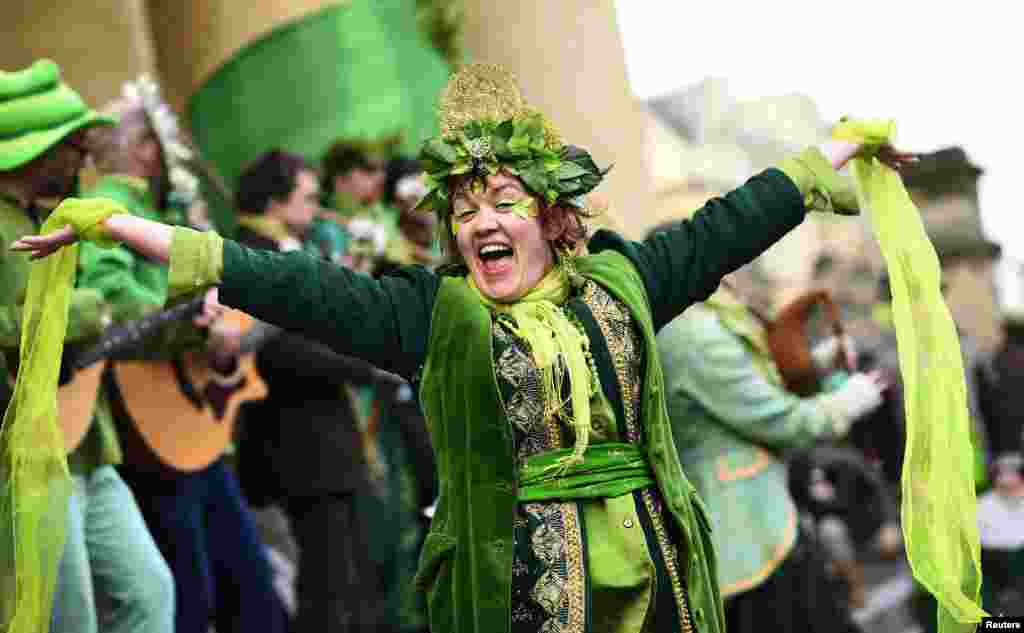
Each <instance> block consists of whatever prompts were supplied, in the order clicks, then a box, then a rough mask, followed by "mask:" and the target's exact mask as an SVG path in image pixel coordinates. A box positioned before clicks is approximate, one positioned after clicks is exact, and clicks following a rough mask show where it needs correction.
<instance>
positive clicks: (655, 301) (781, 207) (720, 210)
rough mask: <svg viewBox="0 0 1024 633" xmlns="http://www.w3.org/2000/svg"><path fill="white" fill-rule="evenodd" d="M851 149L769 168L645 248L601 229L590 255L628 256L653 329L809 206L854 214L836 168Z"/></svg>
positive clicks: (890, 153) (855, 148) (830, 149)
mask: <svg viewBox="0 0 1024 633" xmlns="http://www.w3.org/2000/svg"><path fill="white" fill-rule="evenodd" d="M860 149H861V146H860V145H859V144H856V143H849V142H844V141H832V142H829V143H827V144H825V145H823V146H822V147H820V148H811V149H808V150H806V151H804V152H803V153H801V154H799V155H798V156H796V157H793V158H791V159H789V160H787V161H785V162H784V163H783V164H782V165H781V166H780V168H779V169H769V170H766V171H765V172H762V173H761V174H759V175H757V176H754V177H753V178H751V179H750V180H749V181H747V183H746V184H744V185H743V186H741V187H739V188H737V189H736V190H734V191H732V192H730V193H728V194H727V195H725V196H722V197H718V198H713V199H711V200H709V201H708V202H707V204H705V205H704V208H702V209H701V210H699V211H697V212H696V213H695V214H694V215H693V216H692V217H691V218H690V219H688V220H683V221H681V222H679V223H678V225H676V226H675V227H673V228H672V229H669V230H667V231H663V232H659V233H657V234H655V235H653V236H651V237H649V238H648V239H646V240H645V241H643V242H624V241H623V240H622V239H621V238H618V237H617V236H616V235H614V234H612V233H610V232H603V231H599V232H598V233H597V234H596V235H595V236H594V239H593V240H591V243H590V250H591V252H597V251H600V250H602V249H605V248H612V249H615V250H619V251H620V252H622V253H623V254H624V255H626V256H627V257H629V258H630V259H631V260H632V261H633V263H634V264H635V265H636V267H637V269H638V270H639V271H640V273H641V275H642V276H643V278H644V283H645V286H646V289H647V295H648V298H649V300H650V304H651V310H652V313H653V317H654V327H655V330H656V331H657V330H658V329H660V328H661V327H663V326H664V325H665V324H666V323H668V322H669V321H671V320H672V319H673V318H674V317H675V316H676V315H678V314H679V313H681V312H682V311H683V310H685V309H686V308H687V307H688V306H689V305H691V304H693V303H695V302H697V301H703V300H704V299H707V298H708V297H709V296H710V295H711V293H713V292H714V291H715V289H716V288H717V287H718V284H719V282H720V281H721V279H722V277H723V276H725V275H727V274H729V273H730V272H732V271H734V270H736V269H737V268H739V267H741V266H743V265H745V264H747V263H749V262H750V261H752V260H753V259H754V258H756V257H757V256H758V255H760V254H761V253H763V252H764V251H765V250H767V249H768V248H769V247H770V246H771V245H772V244H774V243H775V242H777V241H778V240H780V239H781V238H782V237H783V236H785V235H786V233H788V232H789V231H790V230H792V229H793V228H795V227H796V226H797V225H799V224H800V223H801V222H802V221H803V219H804V216H805V214H806V211H807V209H808V207H810V208H816V209H829V210H833V211H836V212H839V213H856V200H855V195H854V194H853V191H852V190H851V189H849V188H848V187H844V186H843V185H845V184H846V183H845V181H844V180H843V179H841V178H839V176H838V174H836V169H837V168H840V167H842V166H843V165H845V164H846V163H847V162H848V161H849V160H850V159H851V158H852V157H854V156H855V155H857V153H858V152H859V151H860ZM878 156H879V158H881V159H882V160H883V161H885V162H887V163H889V164H890V165H895V166H899V165H901V164H902V163H903V162H905V161H907V160H910V159H911V158H912V157H911V156H910V155H908V154H903V153H899V152H896V151H895V150H892V149H891V148H888V147H886V148H883V149H882V150H880V151H879V153H878Z"/></svg>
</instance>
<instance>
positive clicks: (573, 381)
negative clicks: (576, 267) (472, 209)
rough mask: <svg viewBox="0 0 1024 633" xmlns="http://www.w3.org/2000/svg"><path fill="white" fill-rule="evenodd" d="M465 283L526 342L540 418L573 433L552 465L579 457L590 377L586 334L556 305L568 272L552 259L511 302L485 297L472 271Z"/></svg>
mask: <svg viewBox="0 0 1024 633" xmlns="http://www.w3.org/2000/svg"><path fill="white" fill-rule="evenodd" d="M466 283H467V284H468V285H469V287H470V288H472V289H473V291H474V292H476V294H477V296H478V297H479V299H480V302H481V303H483V304H484V305H485V306H487V307H488V308H490V309H491V310H493V311H494V312H497V313H498V314H507V315H509V316H511V317H512V318H513V319H514V321H515V324H514V325H513V326H512V332H513V333H514V334H515V335H516V336H518V337H520V338H521V339H523V340H524V341H526V343H527V345H529V347H530V351H531V353H532V354H533V359H534V362H536V363H537V369H539V370H540V373H541V385H542V388H543V391H544V418H545V419H550V418H552V417H554V416H559V417H561V418H562V420H563V421H564V422H565V423H566V424H568V425H569V427H570V428H571V429H572V430H573V433H574V434H575V436H576V442H575V446H574V447H573V452H572V454H571V455H569V456H567V457H566V458H564V459H562V460H560V461H559V462H558V463H556V464H554V466H555V467H558V466H567V465H571V464H574V463H580V462H582V461H583V454H584V453H585V452H586V450H587V446H588V445H589V443H590V428H591V425H590V396H591V394H592V393H593V391H592V388H593V386H592V380H593V378H592V376H591V372H590V366H589V365H588V364H587V351H588V350H589V349H590V339H588V338H587V337H586V336H585V335H584V334H583V333H582V332H580V330H579V329H577V328H576V326H575V325H573V324H572V322H571V321H569V318H568V317H566V315H565V313H564V312H562V309H561V308H559V306H560V305H561V304H562V303H564V302H565V300H566V299H567V298H568V297H569V288H570V283H569V274H568V272H567V271H566V269H565V267H563V266H562V265H557V266H555V267H554V268H552V269H551V270H550V271H549V272H548V274H547V275H545V276H544V278H543V279H541V280H540V282H539V283H538V284H537V285H536V286H534V287H533V289H531V290H530V291H529V292H528V293H526V295H524V296H523V297H522V298H520V299H519V300H518V301H516V302H514V303H499V302H496V301H493V300H491V299H488V298H487V297H485V296H484V295H483V293H482V292H480V290H479V289H478V288H477V287H476V284H475V283H474V282H473V276H472V275H467V276H466ZM566 380H568V381H569V394H570V396H569V400H568V401H567V400H565V398H564V397H563V394H564V393H565V392H564V391H563V388H564V385H565V381H566ZM566 405H571V406H569V407H567V406H566Z"/></svg>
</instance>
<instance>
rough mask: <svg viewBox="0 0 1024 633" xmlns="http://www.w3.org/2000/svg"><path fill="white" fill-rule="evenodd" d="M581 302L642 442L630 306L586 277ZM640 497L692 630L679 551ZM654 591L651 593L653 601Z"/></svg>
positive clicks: (687, 630) (649, 501)
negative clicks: (591, 318) (597, 331)
mask: <svg viewBox="0 0 1024 633" xmlns="http://www.w3.org/2000/svg"><path fill="white" fill-rule="evenodd" d="M583 301H584V302H585V303H586V304H587V306H589V307H590V311H591V313H592V314H593V315H594V320H595V321H597V326H598V328H599V329H600V330H601V334H602V335H603V336H604V339H605V342H606V343H607V345H608V353H609V355H610V356H611V357H612V365H613V366H614V367H615V376H616V378H618V381H619V389H620V390H621V392H622V409H623V412H624V413H625V416H626V420H625V427H626V441H628V442H634V443H635V442H640V441H642V439H643V437H642V429H641V428H640V425H639V423H638V419H639V417H640V361H641V355H640V350H642V349H643V347H641V342H642V339H641V338H640V334H639V332H638V331H637V328H636V325H635V323H634V322H633V317H632V315H630V313H629V309H628V308H627V307H626V306H625V305H623V304H621V303H620V302H619V301H617V300H616V299H615V298H614V297H613V296H611V295H610V294H609V293H608V292H607V291H606V290H605V289H604V288H602V287H600V286H599V285H597V284H596V283H594V282H593V281H590V280H588V281H587V283H586V284H585V285H584V287H583ZM641 498H643V500H644V506H645V507H646V508H647V514H648V515H649V516H650V517H651V524H652V525H653V527H654V534H655V538H657V540H658V546H659V547H660V548H661V551H662V553H663V556H664V561H665V569H666V571H667V572H668V577H669V582H671V584H672V594H673V596H675V599H676V608H677V609H678V610H679V617H680V620H682V622H681V623H682V628H683V633H692V631H693V625H692V624H691V623H690V611H689V608H688V607H687V606H686V588H685V587H684V585H683V581H682V577H681V575H680V573H679V553H678V551H677V548H676V546H675V545H674V544H673V543H672V541H671V539H669V537H668V529H667V528H666V527H665V521H664V518H663V517H662V514H661V513H660V512H659V511H658V508H657V504H656V503H655V500H654V494H653V493H652V492H651V490H650V489H644V490H642V491H641ZM656 596H657V592H655V593H653V594H652V596H651V599H652V600H654V599H655V597H656Z"/></svg>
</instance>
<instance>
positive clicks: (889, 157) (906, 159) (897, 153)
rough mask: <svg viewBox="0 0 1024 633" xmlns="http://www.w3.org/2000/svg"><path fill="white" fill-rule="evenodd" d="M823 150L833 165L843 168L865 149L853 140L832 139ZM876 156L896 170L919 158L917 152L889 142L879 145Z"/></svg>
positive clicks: (823, 146)
mask: <svg viewBox="0 0 1024 633" xmlns="http://www.w3.org/2000/svg"><path fill="white" fill-rule="evenodd" d="M821 150H822V153H824V154H825V156H826V157H827V158H828V159H829V162H831V163H832V166H833V167H835V168H836V169H842V168H843V167H844V166H845V165H846V163H848V162H849V161H850V159H853V158H856V157H857V156H858V155H859V154H861V153H862V152H863V151H864V145H863V144H862V143H853V142H851V141H838V140H831V141H828V142H826V143H825V144H824V145H822V147H821ZM874 156H875V157H876V158H878V160H880V161H881V162H882V163H884V164H886V165H888V166H889V167H891V168H892V169H895V170H896V171H900V170H901V169H902V168H903V167H905V166H906V165H909V164H911V163H915V162H917V161H918V160H919V158H918V155H917V154H914V153H912V152H904V151H901V150H898V149H896V148H895V147H893V146H892V145H889V144H888V143H886V144H885V145H881V146H879V147H878V148H877V150H876V151H875V153H874Z"/></svg>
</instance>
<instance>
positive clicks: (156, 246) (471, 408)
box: [16, 65, 908, 633]
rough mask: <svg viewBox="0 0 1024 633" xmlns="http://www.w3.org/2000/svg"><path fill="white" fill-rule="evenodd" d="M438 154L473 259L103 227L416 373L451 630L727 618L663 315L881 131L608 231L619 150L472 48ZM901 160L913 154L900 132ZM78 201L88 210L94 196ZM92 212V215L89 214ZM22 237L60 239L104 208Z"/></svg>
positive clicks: (433, 616)
mask: <svg viewBox="0 0 1024 633" xmlns="http://www.w3.org/2000/svg"><path fill="white" fill-rule="evenodd" d="M441 133H442V136H441V137H440V138H436V139H433V140H431V141H429V142H427V143H426V145H425V147H424V151H423V153H422V156H421V158H422V160H423V161H424V166H425V169H426V171H427V173H428V175H429V176H430V181H429V184H430V193H429V194H428V195H427V196H426V197H424V199H423V200H422V201H421V203H420V205H419V206H420V208H423V209H429V210H432V211H434V212H436V213H437V214H438V220H439V222H440V224H441V226H443V227H444V228H445V232H444V235H445V248H446V252H447V253H448V254H449V256H450V257H451V258H452V260H453V262H452V264H451V265H449V266H447V267H445V268H443V269H441V270H439V271H436V272H432V271H428V270H427V269H425V268H422V267H418V266H409V267H403V268H400V269H398V270H396V271H394V272H393V273H392V274H390V275H385V276H381V277H380V278H378V279H374V278H372V277H369V276H366V275H361V274H359V273H355V272H353V271H350V270H346V269H345V268H342V267H339V266H333V265H331V264H330V263H327V262H321V261H317V260H315V259H313V258H310V257H309V256H307V255H302V254H288V253H263V252H255V251H250V250H247V249H245V248H242V247H241V246H239V245H238V244H236V243H234V242H232V241H230V240H224V239H222V238H221V237H219V236H217V235H215V234H213V233H200V232H196V231H190V230H188V229H183V228H180V227H178V228H172V227H169V226H164V225H160V224H157V223H153V222H149V221H146V220H143V219H141V218H137V217H133V216H130V215H127V214H123V213H119V212H117V208H116V205H111V207H110V210H109V213H110V215H109V217H107V218H106V219H105V220H102V224H101V225H99V226H101V227H102V230H103V231H104V232H105V234H106V235H108V236H109V237H110V238H112V239H115V240H119V241H121V242H123V243H125V244H126V245H128V246H129V247H131V248H134V249H137V250H139V251H141V252H144V253H147V254H148V255H150V256H152V257H155V258H158V259H162V260H167V261H169V262H170V266H171V272H170V278H171V285H172V288H174V289H175V290H174V292H175V293H177V294H187V293H191V292H199V291H203V290H205V289H206V288H209V287H211V286H219V289H218V293H219V296H220V299H221V300H222V301H223V302H224V303H226V304H227V305H231V306H236V307H238V308H239V309H242V310H245V311H246V312H248V313H250V314H252V315H253V316H255V317H257V318H260V319H264V320H266V321H269V322H272V323H275V324H277V325H279V326H281V327H284V328H286V329H294V330H299V331H303V332H304V333H306V334H307V335H309V336H314V337H317V338H319V339H321V340H322V341H324V342H325V343H327V344H328V345H330V346H332V347H333V348H335V349H336V350H338V351H339V352H341V353H346V354H350V355H353V356H357V357H361V358H364V359H365V360H367V361H369V362H371V363H373V364H375V365H377V366H378V367H380V368H382V369H385V370H387V371H391V372H393V373H396V374H398V375H400V376H403V377H405V378H407V379H410V380H411V381H412V382H414V383H415V384H416V385H417V386H418V388H419V396H420V401H421V403H422V406H423V411H424V415H425V418H426V420H427V424H428V426H429V428H430V433H431V437H432V443H433V446H434V451H435V456H436V463H437V470H438V481H439V489H440V500H439V502H438V505H437V508H436V512H435V514H434V518H433V522H432V524H431V528H430V532H429V534H428V535H427V537H426V541H425V544H424V547H423V551H422V554H421V556H420V563H419V570H418V573H417V578H416V582H417V585H418V586H419V587H420V588H421V589H422V590H423V591H424V592H425V593H426V599H427V605H428V614H429V619H430V629H431V630H432V631H436V632H438V633H440V632H442V631H461V632H479V633H484V632H487V633H492V632H498V633H501V632H506V633H508V632H512V631H515V632H517V633H518V632H526V631H592V632H595V633H596V632H601V633H610V632H614V633H626V632H629V633H635V632H640V631H659V632H660V631H685V632H690V631H698V632H699V633H721V632H723V631H724V630H725V619H724V615H723V611H722V602H721V598H720V595H719V590H718V583H717V579H716V567H717V563H716V557H715V553H714V547H713V544H712V540H711V533H710V521H709V518H708V516H707V512H706V510H705V509H704V506H703V502H702V501H701V500H700V498H699V496H698V495H697V492H696V490H695V489H694V487H693V486H692V485H691V484H690V483H689V481H688V480H687V479H686V477H685V475H684V474H683V471H682V468H681V467H680V464H679V457H678V453H677V452H676V449H675V445H674V442H673V439H672V430H671V426H670V424H669V419H668V413H667V411H666V407H665V384H664V379H663V376H662V371H661V365H660V362H659V360H658V353H657V349H656V347H655V340H654V337H655V332H656V331H657V330H658V329H660V328H661V327H663V326H664V325H665V324H667V323H668V322H669V321H671V320H672V318H674V317H675V316H676V315H677V314H679V313H680V312H682V310H684V309H685V308H686V307H687V306H689V305H691V304H693V303H695V302H697V301H701V300H704V299H706V298H707V297H708V296H710V295H711V293H712V292H713V291H714V290H715V288H716V287H717V286H718V283H719V281H720V280H721V278H722V276H723V275H725V274H727V273H729V272H731V271H733V270H735V269H736V268H738V267H740V266H742V265H743V264H745V263H747V262H748V261H750V260H751V259H753V258H754V257H756V256H757V255H758V254H760V253H761V252H763V251H764V250H765V249H767V248H768V247H769V246H770V245H771V244H773V243H774V242H776V241H778V240H779V239H780V238H781V237H782V236H783V235H785V234H786V233H787V232H788V231H789V230H791V229H792V228H794V227H795V226H797V225H798V224H800V222H801V221H802V220H803V218H804V216H805V214H806V212H807V209H808V204H812V205H814V206H815V208H817V205H820V204H822V203H827V202H829V201H830V200H831V198H830V196H831V193H832V192H831V191H830V188H829V187H830V186H831V185H830V183H833V182H835V181H836V175H835V173H834V169H835V168H838V167H841V166H842V165H843V164H845V162H846V161H848V160H849V159H850V158H851V157H853V156H854V155H856V154H857V153H859V152H860V151H862V149H863V148H862V146H861V145H859V144H854V143H846V142H836V143H832V144H830V145H828V146H827V147H826V148H825V150H824V151H822V150H819V149H817V148H811V149H809V150H807V151H805V152H803V153H802V154H800V155H799V156H797V157H794V158H792V159H790V160H787V161H785V162H784V163H783V165H782V166H781V168H780V169H769V170H767V171H765V172H763V173H761V174H759V175H757V176H754V177H753V178H752V179H750V181H748V182H747V183H746V184H745V185H744V186H742V187H740V188H739V189H737V190H736V191H733V192H732V193H729V194H728V195H726V196H724V197H721V198H715V199H713V200H711V201H709V202H708V203H707V204H706V205H705V207H704V208H703V209H702V210H701V211H698V212H697V213H696V215H695V216H694V217H693V219H692V220H690V221H688V222H683V223H681V224H680V225H679V227H678V228H676V229H674V230H672V231H668V232H666V233H661V234H659V235H657V236H655V237H653V238H652V239H650V240H646V241H644V242H631V241H628V240H626V239H624V238H622V237H620V236H618V235H616V234H614V233H612V232H610V231H598V232H597V233H596V234H594V235H593V236H592V237H590V239H589V240H587V239H586V238H587V233H586V230H585V224H584V223H585V220H586V217H587V216H588V215H591V214H592V213H591V212H590V210H589V209H588V208H587V203H586V198H585V196H586V194H588V193H589V192H590V191H592V190H593V189H594V188H595V187H596V186H597V185H598V184H599V183H600V182H601V180H602V179H603V177H604V175H605V173H606V172H605V171H603V170H600V169H598V168H597V166H596V165H595V164H594V161H593V160H592V159H591V157H590V155H589V154H588V153H587V152H585V151H584V150H582V149H580V148H577V147H574V146H570V145H566V144H564V143H563V142H562V140H561V138H560V137H559V135H558V134H557V132H556V131H555V130H554V129H553V127H552V126H551V125H550V124H549V123H548V122H547V120H546V119H545V118H544V117H543V115H541V114H539V113H537V112H536V111H535V110H532V109H531V108H529V106H527V105H526V103H525V102H524V101H523V99H522V96H521V94H520V93H519V90H518V87H517V85H516V83H515V80H514V79H513V78H512V76H511V75H510V74H509V73H507V72H505V71H504V70H502V69H500V68H499V67H495V66H491V65H470V66H467V67H466V68H464V69H462V70H460V71H459V73H457V74H456V75H455V76H453V78H452V80H451V82H450V83H449V86H448V87H447V88H446V90H445V92H444V94H443V95H442V98H441ZM879 152H880V153H879V155H880V156H881V157H882V158H884V159H885V160H886V161H887V162H891V163H893V164H896V165H899V164H900V163H901V162H902V161H904V160H906V159H907V158H908V157H907V156H906V155H904V154H900V153H898V152H895V151H893V150H891V148H888V147H887V146H886V147H884V148H882V149H880V150H879ZM76 206H77V205H74V204H70V205H68V207H67V209H66V212H67V213H68V217H71V218H78V217H80V216H79V215H78V214H77V212H76ZM74 221H75V222H79V220H77V219H75V220H74ZM79 224H80V226H78V227H77V228H76V227H75V226H70V227H66V228H65V229H61V230H58V231H55V232H53V233H51V234H49V235H46V236H38V237H31V238H25V239H23V240H21V241H19V243H18V244H17V245H16V248H18V249H27V250H30V251H32V252H33V254H34V255H36V256H45V255H47V254H49V253H51V252H53V251H54V250H55V249H57V248H59V247H60V246H61V245H63V244H66V243H71V242H73V241H74V240H75V239H77V235H79V234H80V233H84V232H85V231H86V230H87V229H88V228H89V226H96V225H92V224H90V223H88V221H86V220H83V221H80V222H79Z"/></svg>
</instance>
